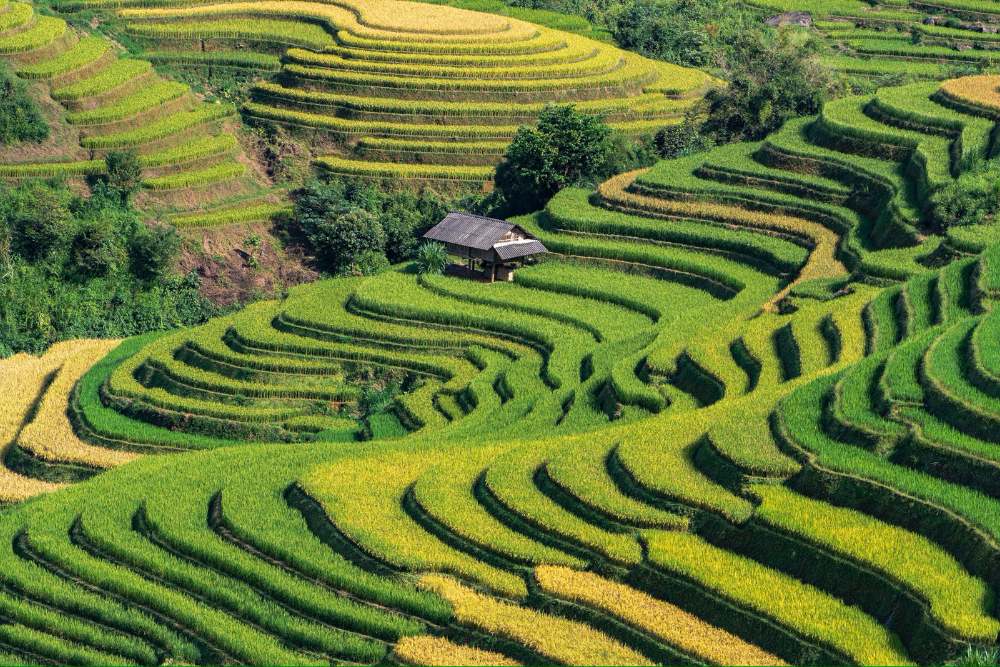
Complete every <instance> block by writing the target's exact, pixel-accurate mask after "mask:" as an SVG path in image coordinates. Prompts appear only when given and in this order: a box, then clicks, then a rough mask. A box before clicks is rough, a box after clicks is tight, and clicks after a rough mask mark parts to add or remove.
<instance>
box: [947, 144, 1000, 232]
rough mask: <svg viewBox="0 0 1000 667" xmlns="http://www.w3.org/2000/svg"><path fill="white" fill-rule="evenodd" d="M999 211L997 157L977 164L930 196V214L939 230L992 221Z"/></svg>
mask: <svg viewBox="0 0 1000 667" xmlns="http://www.w3.org/2000/svg"><path fill="white" fill-rule="evenodd" d="M998 210H1000V160H990V161H988V162H985V163H981V164H979V165H976V166H975V167H973V168H972V169H971V170H969V171H967V172H965V173H963V174H962V175H961V176H959V177H958V178H956V179H955V180H953V181H950V182H948V183H947V184H946V185H945V186H943V187H942V188H940V189H938V190H937V191H936V192H935V193H934V194H933V195H932V196H931V217H932V220H933V222H934V224H935V225H937V227H938V228H939V229H941V230H947V229H948V228H949V227H955V226H959V225H981V224H984V223H989V222H994V221H995V220H996V214H997V211H998Z"/></svg>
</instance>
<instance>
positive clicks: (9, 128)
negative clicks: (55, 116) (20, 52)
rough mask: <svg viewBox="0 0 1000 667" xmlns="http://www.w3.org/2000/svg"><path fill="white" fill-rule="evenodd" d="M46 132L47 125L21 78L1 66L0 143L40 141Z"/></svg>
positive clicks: (47, 133) (47, 132) (47, 130)
mask: <svg viewBox="0 0 1000 667" xmlns="http://www.w3.org/2000/svg"><path fill="white" fill-rule="evenodd" d="M48 136H49V126H48V125H46V123H45V119H44V118H42V112H41V111H40V110H39V108H38V105H37V104H35V102H34V100H32V99H31V97H29V96H28V91H27V87H26V86H25V84H24V82H23V81H21V80H20V79H17V78H15V77H14V76H13V75H11V73H10V72H9V71H8V70H7V69H6V67H3V66H0V144H13V143H17V142H19V141H34V142H40V141H44V140H45V139H46V138H47V137H48Z"/></svg>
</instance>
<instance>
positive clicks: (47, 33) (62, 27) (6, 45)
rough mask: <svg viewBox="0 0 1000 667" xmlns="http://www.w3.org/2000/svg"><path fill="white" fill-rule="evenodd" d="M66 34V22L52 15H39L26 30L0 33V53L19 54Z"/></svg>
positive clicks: (49, 42)
mask: <svg viewBox="0 0 1000 667" xmlns="http://www.w3.org/2000/svg"><path fill="white" fill-rule="evenodd" d="M64 34H66V22H65V21H63V20H62V19H58V18H55V17H53V16H39V17H38V20H37V21H35V23H34V25H32V26H31V27H30V28H28V29H27V30H24V31H22V32H18V33H14V34H13V35H6V36H4V35H0V54H3V55H12V54H21V53H24V52H26V51H32V50H34V49H39V48H41V47H43V46H46V45H47V44H51V43H52V42H54V41H55V40H57V39H59V38H60V37H62V36H63V35H64Z"/></svg>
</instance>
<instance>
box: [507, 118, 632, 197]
mask: <svg viewBox="0 0 1000 667" xmlns="http://www.w3.org/2000/svg"><path fill="white" fill-rule="evenodd" d="M614 157H615V144H614V141H613V138H612V134H611V128H609V127H608V126H607V125H606V124H605V123H604V121H603V120H602V119H601V118H600V117H599V116H593V115H589V114H584V113H580V112H578V111H576V109H575V108H574V107H573V106H572V105H569V106H550V107H546V108H545V109H544V110H543V111H542V112H541V114H540V115H539V116H538V126H537V127H536V128H530V127H522V128H520V129H519V130H518V131H517V134H516V135H514V140H513V141H512V142H511V144H510V146H509V147H508V148H507V154H506V155H505V156H504V159H503V162H501V163H500V164H499V165H498V166H497V170H496V177H495V178H494V182H495V184H496V189H497V191H498V193H499V194H500V195H501V196H502V197H503V199H504V201H505V208H506V209H507V210H506V211H505V212H506V213H507V214H517V213H525V212H529V211H534V210H537V209H539V208H541V207H543V206H544V205H545V203H546V202H547V201H548V200H549V199H551V198H552V196H553V195H554V194H556V193H557V192H559V190H561V189H563V188H564V187H567V186H570V185H574V184H576V183H580V182H586V181H592V180H596V179H601V178H604V177H606V176H609V175H610V173H611V172H612V171H613V169H614Z"/></svg>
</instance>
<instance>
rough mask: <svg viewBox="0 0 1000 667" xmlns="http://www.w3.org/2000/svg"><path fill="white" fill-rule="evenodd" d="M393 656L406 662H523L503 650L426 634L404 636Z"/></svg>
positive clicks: (511, 665)
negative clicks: (512, 657) (462, 643)
mask: <svg viewBox="0 0 1000 667" xmlns="http://www.w3.org/2000/svg"><path fill="white" fill-rule="evenodd" d="M392 656H393V658H395V659H397V660H399V661H400V662H402V663H403V664H407V665H439V666H440V667H447V666H448V665H483V666H484V667H487V666H489V665H497V666H498V667H515V666H516V665H520V664H521V663H519V662H518V661H516V660H511V659H510V658H508V657H507V656H505V655H503V654H502V653H497V652H496V651H487V650H485V649H481V648H473V647H471V646H462V645H460V644H455V643H454V642H452V641H449V640H448V639H445V638H444V637H432V636H429V635H423V636H420V637H404V638H403V639H402V640H400V641H399V643H397V644H396V646H395V647H394V648H393V652H392Z"/></svg>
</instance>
